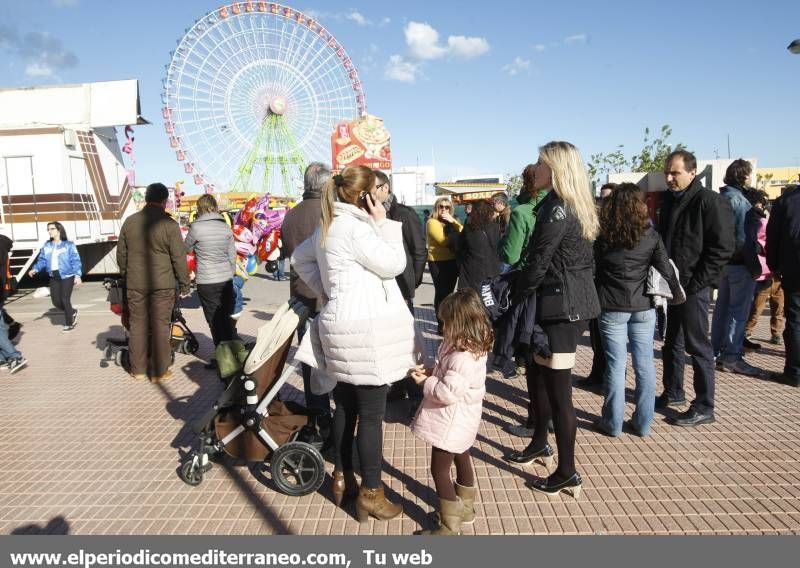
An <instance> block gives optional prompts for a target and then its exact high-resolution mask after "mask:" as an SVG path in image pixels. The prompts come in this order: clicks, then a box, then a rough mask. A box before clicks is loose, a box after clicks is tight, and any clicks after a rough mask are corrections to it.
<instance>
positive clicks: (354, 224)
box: [292, 203, 415, 385]
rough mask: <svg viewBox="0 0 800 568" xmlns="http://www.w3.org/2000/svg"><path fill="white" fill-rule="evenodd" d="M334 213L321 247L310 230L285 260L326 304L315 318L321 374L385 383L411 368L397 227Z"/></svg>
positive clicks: (362, 214)
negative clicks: (399, 283)
mask: <svg viewBox="0 0 800 568" xmlns="http://www.w3.org/2000/svg"><path fill="white" fill-rule="evenodd" d="M334 207H335V209H334V213H335V218H334V220H333V222H332V223H331V226H330V227H329V229H328V237H327V239H326V240H325V246H324V248H323V247H322V246H321V244H320V242H321V239H322V233H321V229H317V230H316V231H315V232H314V234H313V235H312V236H311V237H310V238H309V239H308V240H306V241H304V242H303V243H302V244H301V245H300V246H299V247H298V248H297V249H296V250H295V252H294V254H293V255H292V266H293V267H294V269H295V271H296V272H297V274H298V276H299V277H300V278H301V279H302V280H303V281H304V282H305V283H306V284H307V285H308V286H309V287H310V288H311V289H312V290H314V292H315V293H316V294H317V295H318V296H319V297H321V298H327V299H328V301H327V303H326V304H325V305H324V307H323V308H322V310H320V313H319V316H318V319H317V321H318V324H319V335H320V341H321V343H322V348H323V352H324V354H325V371H326V372H327V373H328V374H329V375H330V376H331V377H332V378H335V379H336V380H337V381H341V382H345V383H351V384H355V385H383V384H389V383H393V382H395V381H398V380H400V379H402V378H403V377H405V376H406V374H407V373H408V369H409V368H410V367H412V366H413V365H414V363H415V360H414V318H413V317H412V316H411V314H410V313H409V311H408V307H407V306H406V303H405V301H404V300H403V296H402V295H401V293H400V288H398V286H397V282H396V281H395V276H397V275H398V274H400V273H402V272H403V269H404V268H405V265H406V255H405V251H404V250H403V235H402V225H401V224H400V223H398V222H396V221H390V220H388V219H386V220H383V221H381V222H380V223H377V224H376V223H375V222H374V221H373V220H372V218H371V217H370V216H369V214H368V213H367V212H366V211H364V210H362V209H359V208H358V207H355V206H354V205H350V204H346V203H335V204H334Z"/></svg>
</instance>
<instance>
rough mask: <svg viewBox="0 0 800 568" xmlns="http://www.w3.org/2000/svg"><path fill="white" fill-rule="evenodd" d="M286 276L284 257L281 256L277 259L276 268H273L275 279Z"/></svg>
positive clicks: (281, 278)
mask: <svg viewBox="0 0 800 568" xmlns="http://www.w3.org/2000/svg"><path fill="white" fill-rule="evenodd" d="M285 276H286V259H285V258H282V259H280V260H279V261H278V268H277V270H275V280H283V279H284V277H285Z"/></svg>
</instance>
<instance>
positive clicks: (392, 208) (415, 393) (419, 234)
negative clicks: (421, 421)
mask: <svg viewBox="0 0 800 568" xmlns="http://www.w3.org/2000/svg"><path fill="white" fill-rule="evenodd" d="M375 177H376V178H377V179H376V180H375V183H376V189H377V192H376V194H375V195H374V196H373V197H374V198H375V199H377V200H378V201H380V202H381V203H383V206H384V207H385V208H386V217H387V218H388V219H391V220H392V221H399V222H400V223H401V224H402V225H403V249H404V250H405V252H406V267H405V269H404V270H403V272H402V273H401V274H398V275H397V277H396V278H395V280H397V286H398V287H399V288H400V293H401V294H403V298H404V299H405V301H406V304H407V305H408V309H409V310H410V311H411V315H412V316H413V315H414V293H415V292H416V290H417V288H418V287H419V285H420V284H422V275H423V274H424V272H425V261H426V260H427V258H428V247H427V245H426V243H425V233H424V232H423V230H422V223H421V222H420V220H419V217H418V216H417V213H416V211H414V210H413V209H412V208H411V207H408V206H407V205H403V204H402V203H400V202H399V201H397V197H396V196H395V194H394V193H392V183H391V181H390V180H389V176H387V175H386V174H385V173H383V172H382V171H380V170H375ZM395 384H396V385H397V386H393V388H392V389H391V390H390V391H389V397H390V398H400V397H405V396H406V395H408V397H409V398H411V399H412V400H413V401H414V402H415V403H419V402H421V401H422V388H421V387H420V386H419V385H417V383H416V382H415V381H414V380H413V379H412V378H411V377H406V378H405V379H404V380H403V381H400V382H398V383H395ZM414 407H415V404H412V411H414V410H415V408H414Z"/></svg>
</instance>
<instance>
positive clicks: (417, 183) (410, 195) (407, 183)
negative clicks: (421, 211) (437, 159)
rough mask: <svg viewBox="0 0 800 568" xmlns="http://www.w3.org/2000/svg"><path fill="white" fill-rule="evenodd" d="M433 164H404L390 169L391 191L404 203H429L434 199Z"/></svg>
mask: <svg viewBox="0 0 800 568" xmlns="http://www.w3.org/2000/svg"><path fill="white" fill-rule="evenodd" d="M435 182H436V167H435V166H406V167H399V168H397V169H394V170H392V192H394V194H395V197H396V198H397V200H398V201H400V203H403V204H405V205H429V204H432V203H433V202H434V200H435V199H436V194H435V190H434V188H433V184H434V183H435Z"/></svg>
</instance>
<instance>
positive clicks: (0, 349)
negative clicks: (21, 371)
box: [0, 317, 22, 363]
mask: <svg viewBox="0 0 800 568" xmlns="http://www.w3.org/2000/svg"><path fill="white" fill-rule="evenodd" d="M20 357H22V353H20V352H19V351H17V349H16V347H14V344H13V343H11V340H10V339H9V338H8V324H7V323H6V319H5V318H3V317H0V362H2V363H5V362H6V361H10V360H12V359H19V358H20Z"/></svg>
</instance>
